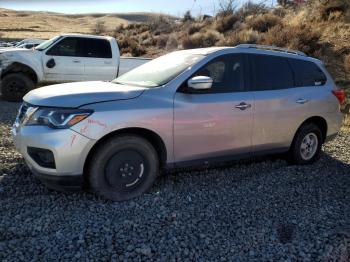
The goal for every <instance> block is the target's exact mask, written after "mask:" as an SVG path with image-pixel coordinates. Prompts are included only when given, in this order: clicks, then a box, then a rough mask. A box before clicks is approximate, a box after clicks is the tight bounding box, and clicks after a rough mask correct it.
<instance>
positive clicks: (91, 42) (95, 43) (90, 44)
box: [81, 38, 112, 58]
mask: <svg viewBox="0 0 350 262" xmlns="http://www.w3.org/2000/svg"><path fill="white" fill-rule="evenodd" d="M81 41H82V46H83V47H84V50H85V51H84V56H85V57H93V58H112V50H111V44H110V43H109V41H108V40H104V39H88V38H86V39H81Z"/></svg>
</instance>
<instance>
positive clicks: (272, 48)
mask: <svg viewBox="0 0 350 262" xmlns="http://www.w3.org/2000/svg"><path fill="white" fill-rule="evenodd" d="M236 47H239V48H255V49H261V50H270V51H276V52H283V53H288V54H294V55H301V56H307V55H306V54H305V53H303V52H300V51H296V50H290V49H288V48H282V47H277V46H269V45H255V44H240V45H237V46H236Z"/></svg>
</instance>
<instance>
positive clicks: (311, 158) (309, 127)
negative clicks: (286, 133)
mask: <svg viewBox="0 0 350 262" xmlns="http://www.w3.org/2000/svg"><path fill="white" fill-rule="evenodd" d="M322 141H323V138H322V132H321V130H320V128H319V127H318V126H317V125H315V124H312V123H309V124H305V125H303V126H301V127H300V128H299V130H298V132H297V133H296V135H295V137H294V141H293V143H292V146H291V148H290V151H289V157H288V160H289V163H290V164H296V165H306V164H312V163H314V162H315V161H316V160H318V159H319V157H320V152H321V147H322Z"/></svg>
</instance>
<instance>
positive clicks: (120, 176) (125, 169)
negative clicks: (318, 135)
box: [105, 150, 146, 190]
mask: <svg viewBox="0 0 350 262" xmlns="http://www.w3.org/2000/svg"><path fill="white" fill-rule="evenodd" d="M145 172H146V166H145V160H144V158H143V156H142V155H141V154H140V153H138V152H137V151H135V150H122V151H119V152H118V153H116V154H115V155H113V156H112V157H111V158H110V159H109V160H108V162H107V165H106V168H105V177H106V179H107V181H108V183H109V184H110V186H112V187H115V188H117V189H119V190H122V189H128V188H131V187H133V186H136V185H137V184H139V183H140V182H141V181H142V177H143V175H144V174H145Z"/></svg>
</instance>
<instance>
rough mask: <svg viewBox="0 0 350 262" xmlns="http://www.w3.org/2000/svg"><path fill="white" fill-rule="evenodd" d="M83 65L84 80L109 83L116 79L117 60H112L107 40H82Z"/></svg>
mask: <svg viewBox="0 0 350 262" xmlns="http://www.w3.org/2000/svg"><path fill="white" fill-rule="evenodd" d="M81 41H82V42H83V43H82V46H83V48H84V59H83V61H84V64H85V76H86V80H106V81H111V80H113V79H115V78H116V77H117V70H118V60H117V59H113V55H112V48H111V44H110V42H109V41H108V40H107V39H94V38H84V39H82V40H81Z"/></svg>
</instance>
